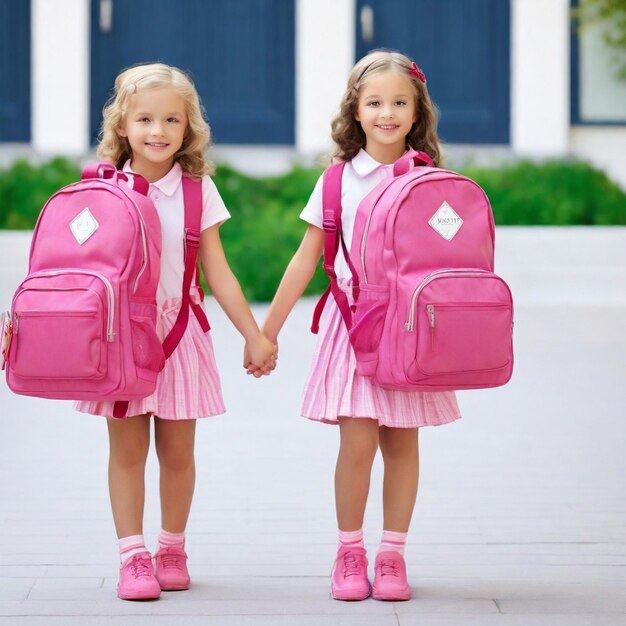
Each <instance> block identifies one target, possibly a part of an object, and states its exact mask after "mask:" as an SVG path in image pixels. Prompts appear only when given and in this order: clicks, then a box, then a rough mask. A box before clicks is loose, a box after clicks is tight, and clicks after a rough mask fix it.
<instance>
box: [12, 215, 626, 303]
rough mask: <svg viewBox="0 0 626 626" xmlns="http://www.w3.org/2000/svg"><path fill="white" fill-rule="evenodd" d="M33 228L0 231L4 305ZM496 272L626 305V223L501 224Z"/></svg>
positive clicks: (529, 286)
mask: <svg viewBox="0 0 626 626" xmlns="http://www.w3.org/2000/svg"><path fill="white" fill-rule="evenodd" d="M31 236H32V233H31V232H30V231H0V308H2V309H5V308H7V306H8V305H9V304H10V298H11V294H12V292H13V291H14V289H15V287H16V286H17V284H18V283H19V282H20V281H21V280H22V279H23V278H24V276H25V275H26V270H27V267H28V253H29V247H30V239H31ZM496 272H497V273H498V274H500V275H501V276H502V277H503V278H504V279H505V280H506V281H507V282H508V283H509V285H510V286H511V290H512V291H513V296H514V298H515V302H516V304H517V305H533V306H535V305H548V306H550V305H561V304H571V305H576V306H598V305H604V306H611V307H613V306H626V227H610V228H609V227H607V228H602V227H570V228H545V227H536V228H535V227H531V228H527V227H505V226H503V227H499V228H498V229H497V232H496Z"/></svg>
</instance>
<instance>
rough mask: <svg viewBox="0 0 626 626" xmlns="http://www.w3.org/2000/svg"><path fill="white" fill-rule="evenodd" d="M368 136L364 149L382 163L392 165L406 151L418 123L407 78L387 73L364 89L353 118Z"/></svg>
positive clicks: (390, 71) (368, 80) (363, 87)
mask: <svg viewBox="0 0 626 626" xmlns="http://www.w3.org/2000/svg"><path fill="white" fill-rule="evenodd" d="M354 117H355V119H356V120H357V121H358V122H361V127H362V128H363V132H364V133H365V150H366V152H368V153H369V155H370V156H372V157H373V158H374V159H376V160H377V161H378V162H379V163H393V162H394V161H396V160H397V159H399V158H400V157H401V156H402V154H403V153H404V151H405V149H406V136H407V135H408V134H409V132H410V130H411V127H412V126H413V123H414V122H415V121H416V111H415V91H414V87H413V85H412V84H411V81H410V79H409V77H408V76H404V74H402V73H401V72H396V71H394V70H388V71H384V72H380V73H377V74H373V75H372V76H371V77H370V78H368V79H367V80H366V82H365V83H364V84H363V85H362V86H361V89H360V92H359V100H358V103H357V109H356V113H355V115H354Z"/></svg>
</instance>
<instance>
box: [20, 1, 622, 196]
mask: <svg viewBox="0 0 626 626" xmlns="http://www.w3.org/2000/svg"><path fill="white" fill-rule="evenodd" d="M355 4H356V2H355V0H296V145H295V152H297V153H299V154H302V155H304V156H306V157H311V156H314V155H317V154H320V153H325V152H327V151H328V150H329V148H330V146H331V144H330V136H329V135H330V120H331V118H332V116H333V115H334V113H335V112H336V110H337V107H338V105H339V101H340V98H341V96H342V93H343V90H344V88H345V82H346V79H347V76H348V74H349V71H350V69H351V67H352V64H353V62H354V51H355V17H354V16H355ZM511 11H512V13H511V149H512V151H513V153H515V154H517V155H520V156H533V157H539V158H542V157H550V156H554V157H558V156H566V155H572V154H573V155H576V156H578V157H580V158H581V159H585V160H588V161H590V162H591V163H593V164H594V165H596V166H598V167H601V168H603V169H605V170H606V171H607V173H608V174H609V175H610V176H611V177H612V178H613V179H614V180H616V181H618V182H619V183H620V184H621V185H622V186H623V187H624V188H626V127H624V126H612V127H597V126H577V127H571V126H570V114H569V110H570V82H569V76H570V69H569V64H570V46H569V28H570V15H569V0H511ZM59 33H63V35H62V36H59ZM89 33H90V2H89V0H32V137H33V138H32V148H33V149H34V151H35V152H36V153H38V154H40V155H44V156H45V155H49V154H67V155H84V154H86V153H87V152H88V151H89V150H90V139H89V93H90V92H89V79H90V77H89V58H90V43H89ZM218 148H219V149H220V150H221V152H222V154H223V156H225V157H226V158H227V159H228V160H232V161H233V162H234V163H236V164H238V163H239V162H240V161H241V158H242V157H241V155H240V154H239V153H240V149H239V148H238V147H236V146H232V147H230V146H223V147H218ZM259 151H261V152H265V153H266V152H267V148H265V149H263V148H261V147H259V148H258V149H256V150H255V155H256V156H254V160H255V161H258V155H257V152H259ZM293 152H294V150H293V149H288V150H287V151H286V152H285V156H284V158H282V160H281V162H282V163H284V164H285V166H287V165H288V164H289V163H290V162H292V156H290V155H293ZM244 160H245V156H244Z"/></svg>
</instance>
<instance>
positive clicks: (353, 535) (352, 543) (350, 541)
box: [339, 528, 365, 548]
mask: <svg viewBox="0 0 626 626" xmlns="http://www.w3.org/2000/svg"><path fill="white" fill-rule="evenodd" d="M364 547H365V546H364V544H363V529H362V528H360V529H359V530H340V531H339V548H364Z"/></svg>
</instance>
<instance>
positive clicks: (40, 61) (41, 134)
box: [31, 0, 90, 155]
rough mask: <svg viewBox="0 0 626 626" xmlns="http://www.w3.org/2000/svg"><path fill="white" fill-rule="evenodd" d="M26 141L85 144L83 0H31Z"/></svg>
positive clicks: (67, 148) (79, 147) (41, 145)
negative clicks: (28, 132)
mask: <svg viewBox="0 0 626 626" xmlns="http://www.w3.org/2000/svg"><path fill="white" fill-rule="evenodd" d="M31 28H32V44H31V45H32V55H31V57H32V61H31V63H32V68H31V76H32V144H33V148H34V149H35V150H36V151H37V152H39V153H43V154H58V153H62V154H70V155H82V154H84V153H85V152H86V151H87V150H88V149H89V57H90V54H89V0H32V9H31Z"/></svg>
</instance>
